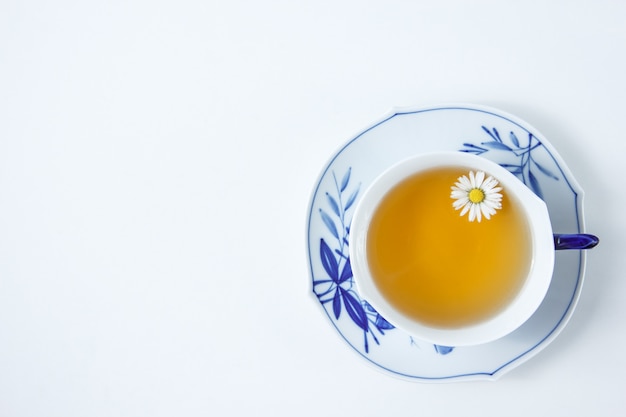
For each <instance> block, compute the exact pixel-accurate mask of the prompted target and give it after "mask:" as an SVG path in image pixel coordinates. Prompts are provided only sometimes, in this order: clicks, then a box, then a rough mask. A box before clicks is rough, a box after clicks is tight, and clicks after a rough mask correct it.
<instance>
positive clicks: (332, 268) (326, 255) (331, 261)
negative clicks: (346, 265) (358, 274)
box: [320, 239, 339, 282]
mask: <svg viewBox="0 0 626 417" xmlns="http://www.w3.org/2000/svg"><path fill="white" fill-rule="evenodd" d="M320 258H321V260H322V266H324V270H325V271H326V273H327V274H328V276H329V277H330V278H331V279H332V280H333V281H334V282H337V280H338V279H339V265H337V259H335V255H333V251H332V249H331V248H330V247H329V246H328V244H327V243H326V242H325V241H324V239H321V240H320Z"/></svg>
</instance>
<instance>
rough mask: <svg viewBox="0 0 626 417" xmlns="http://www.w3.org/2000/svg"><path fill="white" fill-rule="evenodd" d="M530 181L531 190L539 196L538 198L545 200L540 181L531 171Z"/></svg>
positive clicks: (529, 174) (529, 173)
mask: <svg viewBox="0 0 626 417" xmlns="http://www.w3.org/2000/svg"><path fill="white" fill-rule="evenodd" d="M528 181H529V182H530V188H531V189H532V190H533V192H534V193H535V194H537V197H539V198H540V199H542V200H543V193H542V192H541V187H540V186H539V181H537V178H536V177H535V176H534V175H533V173H532V172H530V171H528Z"/></svg>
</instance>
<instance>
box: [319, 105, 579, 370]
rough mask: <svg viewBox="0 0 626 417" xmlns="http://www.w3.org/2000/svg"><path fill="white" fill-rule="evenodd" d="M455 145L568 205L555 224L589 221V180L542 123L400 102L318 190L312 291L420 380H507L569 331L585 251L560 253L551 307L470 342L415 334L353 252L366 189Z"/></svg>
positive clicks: (353, 340) (345, 327)
mask: <svg viewBox="0 0 626 417" xmlns="http://www.w3.org/2000/svg"><path fill="white" fill-rule="evenodd" d="M468 135H469V137H468ZM453 150H456V151H461V152H468V153H472V154H475V155H480V156H481V157H484V158H487V159H489V160H491V161H493V162H495V163H497V164H499V165H501V166H503V167H505V168H506V169H508V170H509V171H510V172H511V173H513V174H514V175H516V176H517V177H518V178H519V179H520V181H522V182H523V183H524V184H526V185H527V186H528V187H529V188H530V189H531V190H532V191H533V192H534V193H536V194H537V195H538V196H540V197H541V198H544V197H545V198H544V201H545V202H546V205H547V206H548V210H549V211H550V213H551V214H553V213H558V216H555V218H554V221H555V223H554V224H553V226H556V227H558V228H559V229H560V230H567V231H574V232H580V231H581V230H582V228H583V225H582V222H583V218H582V216H581V207H582V189H581V188H580V187H579V186H578V184H577V183H576V181H575V179H574V178H573V176H572V174H571V172H570V171H569V170H568V168H567V166H566V164H565V163H564V162H563V160H562V159H561V157H560V156H559V155H558V153H557V152H556V150H555V149H554V148H553V147H552V146H551V145H550V143H549V142H548V141H547V140H546V139H543V138H542V136H541V135H539V134H538V132H536V131H535V129H534V128H532V127H531V126H529V125H527V124H526V123H525V122H524V121H522V120H519V119H516V118H515V117H513V116H510V115H507V114H505V113H502V112H500V111H499V110H496V109H491V108H488V107H482V106H441V107H430V108H423V109H406V110H397V111H392V112H391V113H390V114H389V115H387V116H386V117H384V118H383V119H382V120H380V121H377V122H375V123H373V124H372V125H371V126H369V127H368V128H366V129H364V130H363V131H362V132H360V133H359V134H357V135H355V136H354V137H352V138H351V139H350V140H349V141H348V142H346V144H345V145H344V146H343V147H341V148H340V149H339V150H338V151H337V152H336V153H335V154H333V155H332V156H331V159H330V160H329V162H328V165H327V166H326V167H325V168H324V169H323V171H322V173H321V175H320V177H319V179H318V181H317V183H316V185H315V187H314V190H313V194H312V196H311V204H310V206H309V211H308V216H307V223H308V232H307V252H308V261H309V267H310V270H309V271H310V281H309V282H310V283H311V284H312V286H311V294H312V295H313V297H314V299H315V300H316V303H317V304H318V305H319V306H321V309H322V311H323V312H324V315H325V316H326V317H327V318H328V319H329V322H330V324H331V325H332V326H333V327H334V328H335V330H336V331H337V332H338V334H339V336H340V337H342V338H343V340H344V341H345V342H347V344H348V345H349V346H350V347H351V348H353V349H354V350H355V352H356V353H358V354H359V355H360V356H361V357H362V358H363V359H365V360H366V362H369V363H371V364H373V365H375V366H376V367H378V368H379V369H381V370H383V371H386V372H389V373H391V374H393V375H395V376H398V377H401V378H405V379H408V380H412V381H414V380H420V381H424V382H430V381H455V380H485V379H487V380H493V379H497V378H498V377H500V376H501V375H503V374H504V373H506V372H508V371H509V370H511V369H513V368H514V367H516V366H518V365H520V364H521V363H523V362H525V361H526V360H528V359H529V358H531V357H533V356H534V355H536V354H537V353H538V352H539V351H540V350H541V348H542V347H544V346H546V345H548V344H549V343H551V341H552V340H554V338H555V336H557V335H558V334H559V333H560V332H561V331H562V329H563V328H564V327H565V326H566V324H567V322H568V321H569V318H570V317H571V315H572V312H573V311H574V309H575V306H576V304H577V301H578V294H579V293H580V287H581V284H582V281H583V278H584V263H583V257H582V254H581V255H579V256H578V257H567V258H565V257H562V258H557V259H556V263H557V265H555V266H557V267H558V268H557V267H555V277H554V278H553V279H554V280H556V281H558V282H559V285H558V289H559V291H558V292H555V291H554V290H550V291H549V292H548V294H547V295H546V299H545V302H549V303H550V304H551V307H550V308H546V309H541V310H540V311H539V312H538V313H537V314H536V315H535V316H533V318H531V320H529V321H528V322H527V323H525V324H524V330H523V332H521V333H519V332H517V333H516V334H517V335H518V336H514V337H507V338H506V340H505V341H502V342H499V341H498V342H493V343H489V344H485V345H479V346H466V347H462V348H460V347H454V348H453V347H450V346H437V345H432V344H428V343H425V342H424V341H421V340H413V338H412V337H411V336H410V335H409V334H407V333H405V332H403V331H402V330H401V329H394V327H393V326H392V325H391V324H390V323H389V322H387V321H386V320H385V319H384V318H383V317H381V316H380V315H379V314H378V313H377V312H376V311H375V310H374V309H373V308H372V306H370V305H369V304H368V303H367V302H366V301H365V300H364V299H361V297H360V295H359V293H358V291H357V288H356V285H355V283H354V280H353V277H352V265H351V264H350V258H349V251H348V245H349V239H348V237H349V236H350V222H351V217H352V210H354V208H355V206H356V205H357V204H358V201H359V198H360V196H361V194H360V190H363V189H364V187H367V186H368V185H369V184H370V183H371V181H372V180H373V179H374V178H376V176H377V175H379V173H380V172H381V171H382V170H384V169H386V168H387V167H390V166H392V165H393V164H395V163H397V162H399V161H401V160H403V159H405V158H406V157H407V156H410V155H415V154H421V153H426V152H433V151H435V152H437V151H453ZM357 178H358V179H357ZM392 330H393V331H392ZM372 340H374V342H375V343H372ZM438 358H439V359H438ZM444 358H445V359H444Z"/></svg>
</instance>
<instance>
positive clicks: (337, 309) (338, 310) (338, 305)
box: [333, 287, 341, 320]
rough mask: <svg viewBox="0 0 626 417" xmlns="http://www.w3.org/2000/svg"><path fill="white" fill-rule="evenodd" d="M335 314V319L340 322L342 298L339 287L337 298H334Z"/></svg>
mask: <svg viewBox="0 0 626 417" xmlns="http://www.w3.org/2000/svg"><path fill="white" fill-rule="evenodd" d="M333 313H335V319H337V320H339V316H340V315H341V297H340V292H339V287H337V290H336V291H335V296H334V297H333Z"/></svg>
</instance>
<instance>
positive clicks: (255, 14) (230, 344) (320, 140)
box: [0, 0, 626, 417]
mask: <svg viewBox="0 0 626 417" xmlns="http://www.w3.org/2000/svg"><path fill="white" fill-rule="evenodd" d="M625 21H626V2H623V1H617V0H616V1H606V0H605V1H595V2H591V1H545V0H541V1H528V0H527V1H507V2H503V1H472V2H470V1H417V0H414V1H391V2H381V1H364V2H363V1H315V2H295V1H265V2H252V1H249V2H246V1H240V0H237V1H222V2H217V1H199V0H182V1H164V0H157V1H147V0H143V1H141V0H130V1H128V0H125V1H118V0H113V1H107V2H96V1H83V2H81V1H72V0H61V1H56V2H44V1H28V0H20V1H17V0H5V1H2V2H1V3H0V416H3V417H4V416H7V417H18V416H37V417H39V416H63V417H70V416H92V417H96V416H133V417H136V416H151V417H155V416H174V415H181V416H208V415H212V416H220V415H268V416H269V415H272V416H293V415H302V416H326V415H327V416H339V415H360V416H369V415H401V414H402V415H428V416H438V415H442V416H443V415H445V416H450V415H461V414H462V415H466V416H474V415H476V416H502V415H507V416H529V415H556V416H589V415H597V416H618V415H624V414H623V413H624V410H626V396H625V395H624V393H625V392H626V382H625V381H626V378H625V376H624V373H625V372H626V359H625V357H626V355H625V353H624V346H625V345H626V332H625V331H624V326H625V319H626V277H624V271H625V270H626V265H625V259H626V245H625V243H624V242H625V241H626V238H625V236H626V227H625V225H626V222H625V221H624V216H625V214H624V207H626V197H625V196H626V193H625V192H624V190H623V186H624V183H625V181H624V179H623V178H624V166H625V161H624V159H623V158H624V154H625V151H626V145H625V143H626V138H625V133H624V120H625V114H626V81H625V80H624V77H625V75H626V53H625V52H626V24H625V23H624V22H625ZM445 102H471V103H477V104H483V105H489V106H494V107H498V108H500V109H502V110H504V111H507V112H510V113H513V114H515V115H517V116H519V117H521V118H523V119H525V120H526V121H527V122H529V123H530V124H532V125H534V126H535V127H536V128H538V129H539V130H540V131H541V132H542V133H543V134H544V135H545V136H546V137H547V138H548V139H549V141H550V142H551V143H552V144H553V145H554V146H555V147H556V149H557V150H558V151H559V153H560V154H561V156H562V157H563V158H564V160H565V161H566V162H567V164H568V166H569V167H570V169H571V170H572V172H573V173H574V175H575V177H576V178H577V179H578V181H579V183H580V184H581V186H582V187H583V188H584V189H585V191H586V199H585V213H586V219H587V221H586V224H587V230H588V231H590V232H592V233H595V234H597V235H599V236H600V237H601V239H602V240H601V243H600V246H598V247H597V248H596V249H594V250H593V251H590V252H589V254H588V258H587V275H586V281H585V285H584V288H583V292H582V295H581V299H580V302H579V305H578V308H577V310H576V311H575V313H574V315H573V317H572V320H571V321H570V323H569V325H568V326H567V327H566V328H565V330H564V331H563V332H562V333H561V335H560V336H559V337H558V338H557V339H556V340H555V341H554V342H553V343H552V344H551V345H550V346H548V347H547V348H546V349H545V350H543V351H542V352H541V353H539V355H537V356H536V357H534V358H532V359H531V360H530V361H528V362H526V363H524V364H523V365H522V366H520V367H518V368H516V369H514V370H513V371H511V372H510V373H508V374H506V375H504V376H503V377H502V378H501V379H500V380H498V381H496V382H463V383H452V384H435V385H431V384H422V383H411V382H407V381H404V380H398V379H396V378H393V377H391V376H389V375H386V374H383V373H381V372H378V371H377V370H375V369H373V368H371V367H369V366H367V365H366V364H365V362H364V361H363V360H362V359H361V358H359V357H358V356H357V355H355V354H354V353H353V352H352V351H351V349H350V348H349V347H348V346H347V345H346V344H345V343H344V341H343V340H341V338H340V337H338V336H337V334H336V332H335V330H334V329H333V328H332V327H331V326H330V325H329V321H328V319H327V318H326V317H325V316H324V315H323V313H322V312H321V310H320V309H319V307H318V306H317V305H316V302H315V301H314V300H313V298H312V297H311V296H310V294H309V276H308V269H307V259H306V252H305V237H304V234H305V220H306V214H307V208H308V207H307V206H308V203H309V197H310V193H311V191H312V188H313V186H314V185H315V181H316V179H317V178H318V175H319V173H320V171H321V169H322V167H323V166H324V164H325V163H326V162H327V160H328V158H329V157H330V156H331V155H332V154H333V153H334V152H335V151H336V150H337V149H338V148H339V146H341V145H342V144H343V143H344V142H345V141H346V140H348V139H349V138H350V137H352V136H353V135H354V134H356V133H357V132H359V131H360V130H361V129H363V128H365V127H366V126H367V125H368V124H369V123H370V122H372V121H374V120H377V119H379V118H380V117H381V116H383V115H384V114H385V113H387V112H388V110H389V109H391V108H392V107H394V106H422V105H430V104H438V103H445Z"/></svg>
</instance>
